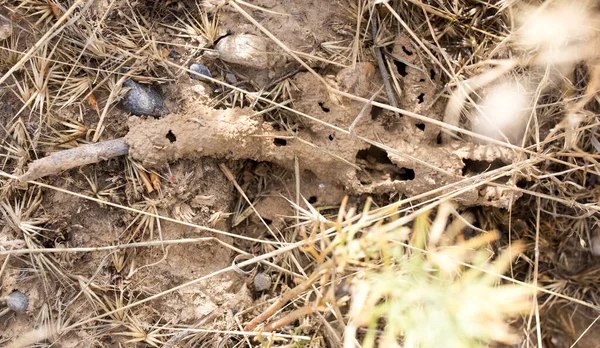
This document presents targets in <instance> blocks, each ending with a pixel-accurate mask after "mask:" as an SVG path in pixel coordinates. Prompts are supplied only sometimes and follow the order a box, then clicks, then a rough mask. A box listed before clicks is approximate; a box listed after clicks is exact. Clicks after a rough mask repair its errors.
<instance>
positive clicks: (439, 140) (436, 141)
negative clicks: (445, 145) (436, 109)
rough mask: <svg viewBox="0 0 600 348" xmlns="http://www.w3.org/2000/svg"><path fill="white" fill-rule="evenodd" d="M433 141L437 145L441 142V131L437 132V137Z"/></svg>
mask: <svg viewBox="0 0 600 348" xmlns="http://www.w3.org/2000/svg"><path fill="white" fill-rule="evenodd" d="M435 143H436V144H438V145H441V144H442V132H439V133H438V135H437V138H436V139H435Z"/></svg>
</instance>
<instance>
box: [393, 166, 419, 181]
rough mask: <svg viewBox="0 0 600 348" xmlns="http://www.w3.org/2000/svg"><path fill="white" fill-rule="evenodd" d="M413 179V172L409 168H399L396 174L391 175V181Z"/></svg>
mask: <svg viewBox="0 0 600 348" xmlns="http://www.w3.org/2000/svg"><path fill="white" fill-rule="evenodd" d="M414 179H415V171H414V170H412V169H410V168H404V167H402V168H400V170H399V171H398V172H396V173H393V174H392V180H394V181H396V180H399V181H406V180H414Z"/></svg>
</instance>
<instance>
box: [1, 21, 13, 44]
mask: <svg viewBox="0 0 600 348" xmlns="http://www.w3.org/2000/svg"><path fill="white" fill-rule="evenodd" d="M12 33H13V27H12V24H11V23H10V22H0V41H4V40H6V39H8V38H9V37H11V35H12Z"/></svg>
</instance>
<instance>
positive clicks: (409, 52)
mask: <svg viewBox="0 0 600 348" xmlns="http://www.w3.org/2000/svg"><path fill="white" fill-rule="evenodd" d="M402 52H404V53H406V55H407V56H412V55H413V53H412V52H411V51H409V50H408V49H407V48H406V47H405V46H402Z"/></svg>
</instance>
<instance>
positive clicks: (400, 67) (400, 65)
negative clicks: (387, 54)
mask: <svg viewBox="0 0 600 348" xmlns="http://www.w3.org/2000/svg"><path fill="white" fill-rule="evenodd" d="M394 65H396V69H397V70H398V74H400V76H402V77H405V76H406V75H408V73H407V72H406V64H404V63H402V62H399V61H397V60H394Z"/></svg>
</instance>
